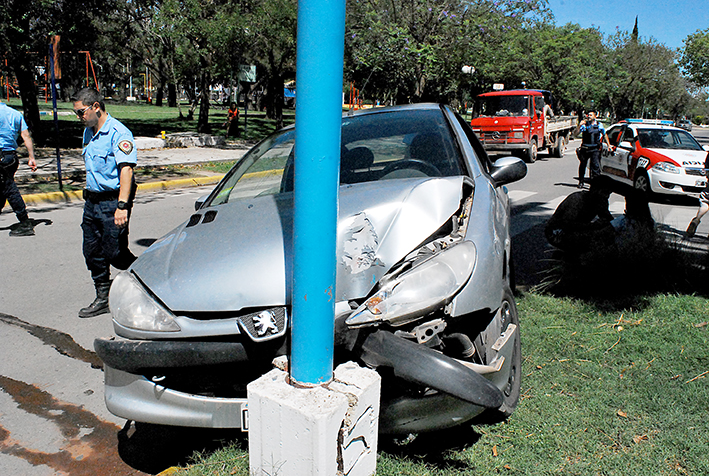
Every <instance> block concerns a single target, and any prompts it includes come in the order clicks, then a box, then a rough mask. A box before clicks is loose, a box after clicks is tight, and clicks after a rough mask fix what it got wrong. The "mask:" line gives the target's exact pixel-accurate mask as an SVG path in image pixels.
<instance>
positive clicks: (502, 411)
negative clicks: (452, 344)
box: [476, 285, 522, 423]
mask: <svg viewBox="0 0 709 476" xmlns="http://www.w3.org/2000/svg"><path fill="white" fill-rule="evenodd" d="M501 307H502V312H504V313H505V314H506V316H505V317H503V321H502V329H503V330H504V329H507V326H508V324H515V325H516V326H517V333H516V337H515V342H514V351H513V353H512V359H511V360H512V366H511V368H510V374H509V377H508V379H507V385H506V386H505V387H504V388H503V389H502V395H503V397H504V401H503V403H502V405H501V406H500V407H499V408H497V409H495V410H487V411H485V412H484V413H482V414H481V415H480V416H479V417H478V418H476V421H477V422H479V423H498V422H501V421H504V420H506V419H507V418H509V417H510V416H511V415H512V413H514V411H515V408H517V403H518V402H519V396H520V387H521V378H522V344H521V339H520V328H519V315H518V314H517V305H516V304H515V300H514V296H513V295H512V289H510V287H509V286H507V285H505V289H504V294H503V296H502V304H501Z"/></svg>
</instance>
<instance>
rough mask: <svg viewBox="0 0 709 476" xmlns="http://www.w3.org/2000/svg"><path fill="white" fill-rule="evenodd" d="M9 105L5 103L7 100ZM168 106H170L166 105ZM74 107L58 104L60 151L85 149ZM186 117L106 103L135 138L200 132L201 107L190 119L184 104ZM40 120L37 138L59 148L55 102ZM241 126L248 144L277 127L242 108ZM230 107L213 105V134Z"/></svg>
mask: <svg viewBox="0 0 709 476" xmlns="http://www.w3.org/2000/svg"><path fill="white" fill-rule="evenodd" d="M3 101H4V102H5V100H3ZM8 104H9V105H11V106H13V107H15V108H17V109H20V110H21V108H22V103H21V102H20V100H19V99H17V98H11V99H10V101H9V102H8ZM165 104H167V103H165ZM72 106H73V104H72V103H71V102H58V103H57V111H58V112H62V113H66V112H71V113H72V114H70V115H65V114H59V115H58V116H57V118H58V126H59V147H60V148H73V149H75V148H78V147H81V134H82V131H83V127H82V125H81V122H80V121H79V120H78V119H77V118H76V116H75V115H74V114H73V108H72ZM181 108H182V114H183V116H184V117H183V118H180V115H179V111H178V109H177V107H168V106H167V105H164V106H162V107H157V106H155V105H152V104H145V103H125V104H121V103H117V102H116V103H114V102H112V101H107V102H106V111H108V113H109V114H111V115H112V116H113V117H115V118H116V119H118V120H120V121H121V122H123V123H124V124H125V125H126V126H127V127H128V128H129V129H130V130H131V131H132V132H133V135H134V136H143V137H157V136H160V135H161V133H162V131H165V133H166V134H171V133H178V132H196V130H197V117H198V115H199V107H197V108H196V109H195V111H194V118H193V119H191V120H187V119H186V116H187V113H188V111H189V106H188V105H187V104H182V105H181ZM39 110H40V114H41V116H40V118H41V121H42V125H43V130H42V131H41V133H40V134H37V133H36V132H34V131H33V134H34V136H35V139H36V140H38V142H39V145H40V146H47V147H55V146H56V134H55V129H54V123H53V121H54V116H53V114H52V103H51V101H50V102H47V103H45V102H43V101H41V100H40V102H39ZM240 112H241V116H240V121H239V122H240V124H241V131H242V134H241V137H240V139H243V140H247V141H259V140H261V139H263V138H264V137H266V136H267V135H268V134H270V133H272V132H273V131H274V130H275V128H276V126H275V121H273V120H271V119H267V118H266V115H265V113H263V112H258V111H254V110H249V111H248V114H244V110H243V108H241V109H240ZM226 113H227V108H226V107H223V106H221V105H212V106H210V108H209V125H210V127H211V130H212V134H215V135H223V134H225V133H226V128H225V127H223V124H224V121H225V119H226ZM283 114H284V117H283V120H284V125H288V124H292V123H293V122H294V121H295V111H294V110H292V109H286V110H284V111H283ZM245 117H246V122H247V129H246V131H244V129H243V124H244V118H245Z"/></svg>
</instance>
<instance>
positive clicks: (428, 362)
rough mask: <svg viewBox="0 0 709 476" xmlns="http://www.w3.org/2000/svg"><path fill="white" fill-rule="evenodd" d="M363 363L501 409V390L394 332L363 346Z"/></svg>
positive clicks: (378, 335)
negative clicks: (392, 370)
mask: <svg viewBox="0 0 709 476" xmlns="http://www.w3.org/2000/svg"><path fill="white" fill-rule="evenodd" d="M361 358H362V360H363V361H364V362H365V363H367V364H368V365H371V366H373V367H379V366H384V367H391V368H393V369H394V374H395V375H396V376H398V377H400V378H403V379H404V380H408V381H410V382H413V383H417V384H420V385H424V386H428V387H432V388H435V389H436V390H440V391H441V392H444V393H447V394H448V395H451V396H453V397H456V398H459V399H461V400H463V401H466V402H469V403H473V404H475V405H479V406H481V407H484V408H499V407H500V405H502V403H503V402H504V397H503V395H502V392H501V391H500V389H498V388H497V387H495V385H493V384H492V382H490V381H489V380H488V379H486V378H485V377H483V376H482V375H480V374H478V373H477V372H475V371H473V370H471V369H469V368H467V367H466V366H465V365H463V364H462V363H460V362H458V361H456V360H455V359H452V358H450V357H447V356H445V355H443V354H441V353H439V352H436V351H434V350H432V349H429V348H428V347H425V346H423V345H420V344H416V343H414V342H410V341H408V340H405V339H402V338H401V337H397V336H395V335H394V334H392V333H391V332H387V331H381V330H380V331H377V332H374V333H372V334H371V335H369V336H368V337H367V338H366V339H365V341H364V344H363V345H362V355H361Z"/></svg>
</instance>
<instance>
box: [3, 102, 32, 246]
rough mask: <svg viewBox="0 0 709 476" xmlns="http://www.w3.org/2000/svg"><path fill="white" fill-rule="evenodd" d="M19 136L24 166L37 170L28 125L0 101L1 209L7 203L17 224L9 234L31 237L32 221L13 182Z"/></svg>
mask: <svg viewBox="0 0 709 476" xmlns="http://www.w3.org/2000/svg"><path fill="white" fill-rule="evenodd" d="M18 136H21V137H22V140H23V141H24V142H25V147H27V154H28V155H29V160H28V161H27V165H29V166H30V169H32V171H33V172H34V171H35V170H37V162H36V161H35V158H34V144H33V143H32V136H31V135H30V131H29V129H28V128H27V123H26V122H25V118H24V117H23V116H22V114H21V113H20V112H19V111H16V110H15V109H13V108H11V107H10V106H8V105H7V104H5V103H3V102H0V149H2V155H1V156H0V211H1V210H2V209H3V207H4V206H5V202H6V201H8V202H10V206H11V207H12V210H13V211H14V212H15V215H16V216H17V219H18V220H19V221H20V223H19V225H17V226H16V227H15V228H13V229H12V230H10V236H32V235H34V226H33V225H32V220H30V218H29V216H28V215H27V208H26V206H25V201H24V200H23V199H22V195H21V194H20V191H19V190H18V188H17V184H16V183H15V172H17V167H18V166H19V165H20V163H19V161H18V160H17V137H18Z"/></svg>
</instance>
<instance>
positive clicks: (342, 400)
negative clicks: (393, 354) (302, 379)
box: [247, 362, 381, 476]
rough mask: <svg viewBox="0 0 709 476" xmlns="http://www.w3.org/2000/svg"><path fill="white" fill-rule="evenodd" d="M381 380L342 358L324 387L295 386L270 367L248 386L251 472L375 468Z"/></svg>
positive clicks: (301, 473)
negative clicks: (331, 379) (331, 378)
mask: <svg viewBox="0 0 709 476" xmlns="http://www.w3.org/2000/svg"><path fill="white" fill-rule="evenodd" d="M380 390H381V380H380V377H379V374H377V373H376V372H375V371H373V370H370V369H366V368H362V367H359V366H358V365H357V364H355V363H352V362H347V363H345V364H342V365H340V366H338V367H337V368H336V369H335V372H334V379H333V381H332V382H330V383H329V384H327V385H322V386H315V387H312V388H300V387H295V386H292V385H290V384H289V383H288V373H287V372H284V371H283V370H279V369H273V370H271V371H270V372H268V373H267V374H265V375H263V376H262V377H261V378H259V379H258V380H255V381H254V382H251V383H250V384H249V386H248V389H247V393H248V404H249V466H250V472H251V474H254V475H265V474H269V475H272V476H276V475H282V476H284V475H288V476H337V475H344V476H371V475H373V474H374V473H375V472H376V463H377V441H378V431H379V395H380Z"/></svg>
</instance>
